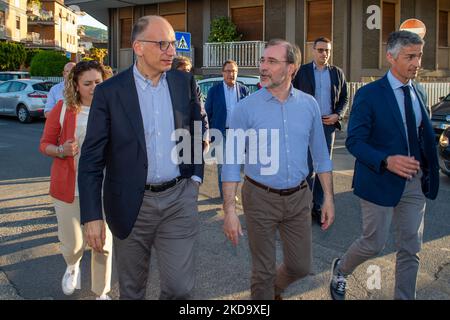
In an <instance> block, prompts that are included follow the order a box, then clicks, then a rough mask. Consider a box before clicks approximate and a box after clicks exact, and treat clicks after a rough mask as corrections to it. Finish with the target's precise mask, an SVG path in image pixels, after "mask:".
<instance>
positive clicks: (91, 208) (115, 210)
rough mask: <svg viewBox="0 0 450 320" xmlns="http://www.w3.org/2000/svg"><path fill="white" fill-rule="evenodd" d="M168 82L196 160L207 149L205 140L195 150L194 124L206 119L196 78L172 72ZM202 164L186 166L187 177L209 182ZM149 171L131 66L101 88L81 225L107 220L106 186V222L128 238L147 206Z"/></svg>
mask: <svg viewBox="0 0 450 320" xmlns="http://www.w3.org/2000/svg"><path fill="white" fill-rule="evenodd" d="M166 79H167V83H168V87H169V91H170V98H171V100H172V107H173V114H174V119H175V122H174V124H175V129H179V128H183V129H186V130H189V131H190V132H191V135H192V139H191V156H192V159H193V153H194V148H197V149H199V150H200V152H201V150H202V145H201V138H200V139H196V144H198V146H197V145H195V146H193V144H194V135H193V134H192V133H193V132H194V121H201V114H200V103H199V101H198V98H197V93H196V87H197V86H196V83H195V80H194V77H193V76H192V75H191V74H189V73H185V72H181V71H176V70H173V71H168V72H167V73H166ZM179 142H180V141H178V142H177V143H179ZM197 151H198V150H197ZM169 160H170V159H168V160H167V161H169ZM201 162H202V163H201V164H189V163H182V164H180V165H179V168H180V173H181V175H182V176H183V177H185V178H190V177H191V176H193V175H196V176H198V177H200V178H202V179H203V159H202V160H201ZM104 169H105V172H104ZM147 169H148V159H147V148H146V144H145V137H144V124H143V121H142V115H141V110H140V107H139V99H138V94H137V91H136V85H135V81H134V75H133V67H131V68H129V69H128V70H126V71H124V72H122V73H120V74H118V75H116V76H114V77H112V78H111V79H109V80H107V81H105V82H103V83H101V84H100V85H98V86H97V87H96V88H95V93H94V98H93V101H92V105H91V109H90V112H89V119H88V125H87V132H86V138H85V140H84V143H83V146H82V150H81V156H80V161H79V167H78V187H79V195H80V210H81V211H80V216H81V223H86V222H89V221H93V220H100V219H103V216H102V201H101V198H102V192H101V190H102V183H103V204H104V209H105V216H106V221H107V222H108V225H109V227H110V229H111V232H112V233H113V234H114V235H115V236H116V237H118V238H120V239H124V238H126V237H127V236H128V235H129V234H130V232H131V230H132V228H133V226H134V223H135V221H136V218H137V215H138V213H139V210H140V208H141V205H142V200H143V197H144V192H145V184H146V180H147ZM103 180H104V182H103Z"/></svg>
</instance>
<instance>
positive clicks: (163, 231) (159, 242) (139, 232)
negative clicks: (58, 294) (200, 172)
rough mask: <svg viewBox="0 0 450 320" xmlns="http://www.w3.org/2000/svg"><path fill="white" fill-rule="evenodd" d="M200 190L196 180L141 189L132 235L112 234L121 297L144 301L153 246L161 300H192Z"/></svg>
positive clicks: (185, 180)
mask: <svg viewBox="0 0 450 320" xmlns="http://www.w3.org/2000/svg"><path fill="white" fill-rule="evenodd" d="M198 189H199V187H198V184H197V183H196V182H194V181H192V180H191V179H183V180H181V181H180V182H179V183H178V184H177V185H176V186H174V187H172V188H170V189H167V190H165V191H163V192H158V193H156V192H151V191H146V192H145V194H144V200H143V203H142V206H141V210H140V212H139V215H138V217H137V219H136V222H135V224H134V227H133V229H132V231H131V233H130V235H129V236H128V237H127V238H126V239H124V240H120V239H118V238H116V237H114V250H115V257H116V263H117V270H118V275H119V291H120V299H124V300H125V299H126V300H128V299H133V300H143V299H145V295H146V289H147V280H148V275H149V270H150V255H151V249H152V247H154V248H155V252H156V255H157V261H158V269H159V273H160V286H161V292H160V297H159V298H160V299H189V298H191V294H192V290H193V288H194V245H195V242H196V241H195V240H196V235H197V233H198V227H199V223H198V210H197V198H198Z"/></svg>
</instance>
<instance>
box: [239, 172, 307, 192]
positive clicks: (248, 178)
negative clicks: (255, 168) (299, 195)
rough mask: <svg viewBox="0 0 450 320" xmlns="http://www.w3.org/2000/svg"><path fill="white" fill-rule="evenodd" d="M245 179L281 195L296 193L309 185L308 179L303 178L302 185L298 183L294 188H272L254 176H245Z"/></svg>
mask: <svg viewBox="0 0 450 320" xmlns="http://www.w3.org/2000/svg"><path fill="white" fill-rule="evenodd" d="M245 179H247V181H248V182H250V183H252V184H254V185H255V186H257V187H259V188H261V189H264V190H266V191H267V192H272V193H276V194H279V195H280V196H290V195H291V194H294V193H296V192H297V191H299V190H301V189H304V188H306V187H307V183H306V180H303V181H302V182H301V183H300V185H298V186H297V187H294V188H289V189H274V188H270V187H268V186H266V185H264V184H262V183H259V182H257V181H255V180H253V179H252V178H250V177H249V176H245Z"/></svg>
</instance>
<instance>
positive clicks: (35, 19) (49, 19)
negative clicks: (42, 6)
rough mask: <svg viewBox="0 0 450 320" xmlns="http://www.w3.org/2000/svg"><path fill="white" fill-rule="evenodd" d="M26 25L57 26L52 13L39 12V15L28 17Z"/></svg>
mask: <svg viewBox="0 0 450 320" xmlns="http://www.w3.org/2000/svg"><path fill="white" fill-rule="evenodd" d="M28 24H31V25H35V24H45V25H54V24H58V20H57V19H55V17H54V15H53V11H46V10H41V11H39V15H31V16H29V17H28Z"/></svg>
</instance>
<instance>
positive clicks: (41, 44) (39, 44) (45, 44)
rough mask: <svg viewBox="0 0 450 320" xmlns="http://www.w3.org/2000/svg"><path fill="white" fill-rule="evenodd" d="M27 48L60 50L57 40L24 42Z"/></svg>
mask: <svg viewBox="0 0 450 320" xmlns="http://www.w3.org/2000/svg"><path fill="white" fill-rule="evenodd" d="M25 46H26V47H27V48H51V49H61V46H60V43H59V40H54V39H35V40H34V41H28V36H27V42H25Z"/></svg>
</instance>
